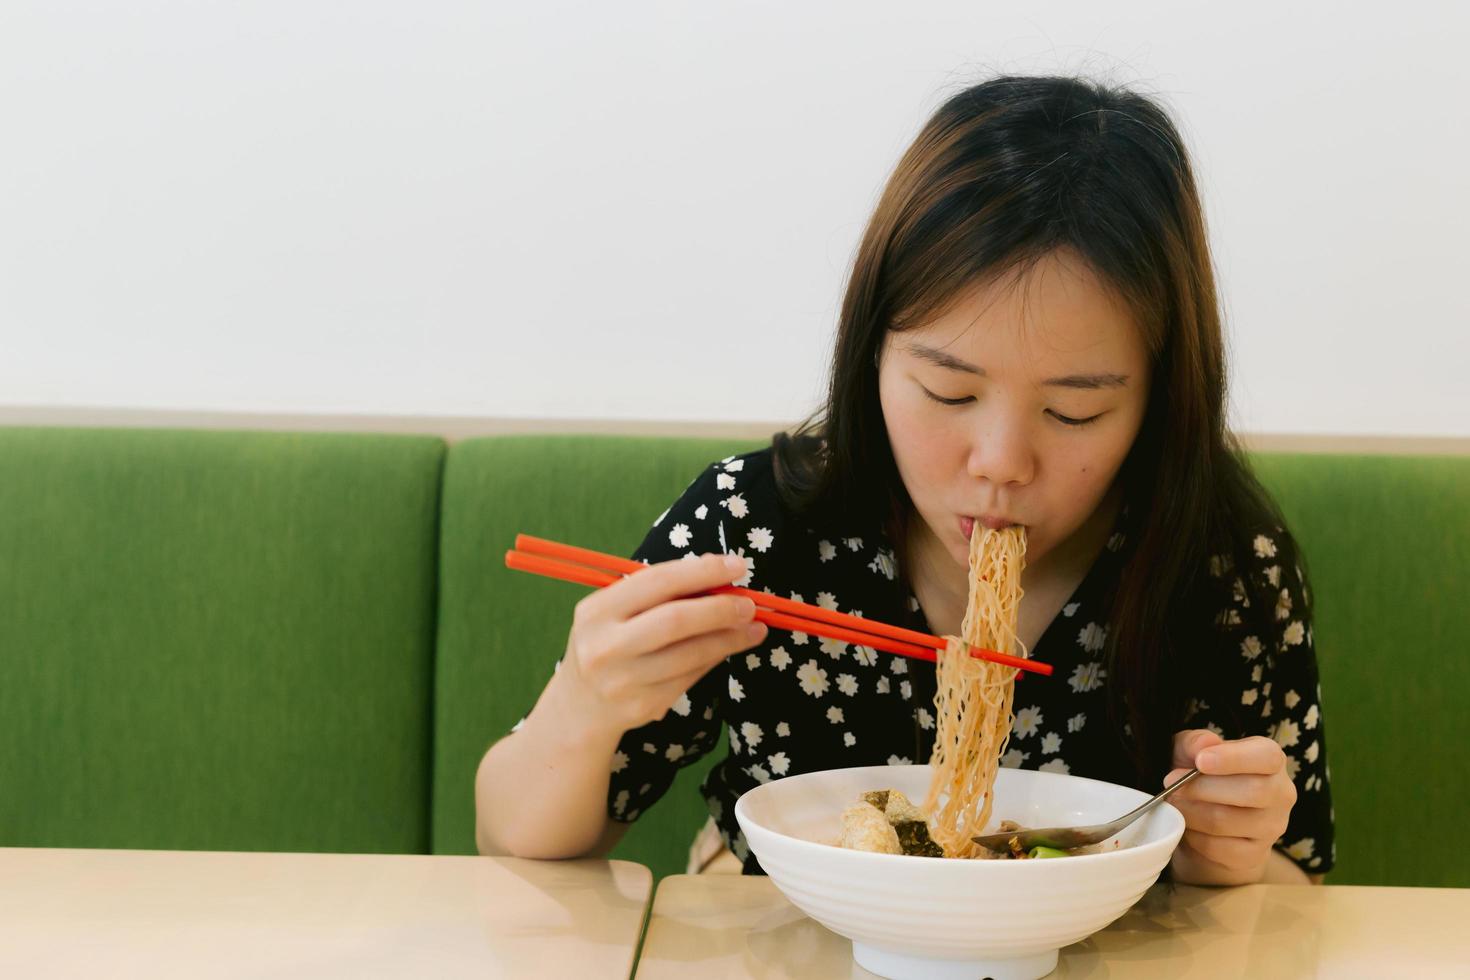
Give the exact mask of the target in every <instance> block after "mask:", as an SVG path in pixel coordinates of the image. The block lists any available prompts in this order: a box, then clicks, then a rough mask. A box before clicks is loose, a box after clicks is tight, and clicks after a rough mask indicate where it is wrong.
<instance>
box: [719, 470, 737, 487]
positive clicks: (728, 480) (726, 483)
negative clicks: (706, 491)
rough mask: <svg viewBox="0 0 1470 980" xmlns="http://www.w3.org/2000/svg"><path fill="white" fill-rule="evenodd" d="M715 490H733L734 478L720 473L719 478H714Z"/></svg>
mask: <svg viewBox="0 0 1470 980" xmlns="http://www.w3.org/2000/svg"><path fill="white" fill-rule="evenodd" d="M715 489H716V490H734V489H735V478H734V477H733V476H731V475H730V474H729V473H721V474H720V475H719V476H717V477H715Z"/></svg>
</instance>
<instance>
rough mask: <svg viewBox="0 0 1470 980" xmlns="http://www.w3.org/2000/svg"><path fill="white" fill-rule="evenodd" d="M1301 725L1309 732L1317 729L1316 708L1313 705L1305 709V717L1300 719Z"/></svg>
mask: <svg viewBox="0 0 1470 980" xmlns="http://www.w3.org/2000/svg"><path fill="white" fill-rule="evenodd" d="M1302 725H1304V726H1305V727H1306V729H1307V731H1309V732H1310V731H1312V730H1313V729H1315V728H1316V727H1317V706H1316V705H1315V704H1314V705H1312V706H1311V707H1310V708H1308V709H1307V714H1306V717H1304V718H1302Z"/></svg>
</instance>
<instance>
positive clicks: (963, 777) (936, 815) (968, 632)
mask: <svg viewBox="0 0 1470 980" xmlns="http://www.w3.org/2000/svg"><path fill="white" fill-rule="evenodd" d="M1025 565H1026V530H1025V528H1022V527H1008V528H1006V529H1005V530H1002V531H993V530H991V529H989V528H986V527H982V526H980V525H979V524H978V523H977V524H976V526H975V530H974V533H973V534H972V535H971V537H970V595H969V602H968V604H967V606H966V608H965V618H964V621H963V622H962V623H961V624H960V633H961V637H954V636H947V637H945V639H946V640H948V641H949V642H948V643H947V644H946V646H945V648H944V649H943V650H941V651H940V652H939V664H938V671H937V673H938V693H937V694H936V695H935V697H934V705H935V708H936V715H937V722H936V732H935V736H934V753H933V755H932V756H931V757H930V760H929V763H930V765H931V766H932V767H933V769H934V775H933V779H932V780H931V781H930V784H929V795H928V796H927V797H926V798H925V800H924V804H923V809H924V811H925V812H926V813H928V814H929V815H930V817H929V823H930V827H929V829H930V834H931V836H932V837H933V839H934V840H935V841H936V842H937V843H938V844H939V845H940V846H942V847H943V848H944V852H945V854H946V855H947V856H949V857H982V856H984V855H983V854H982V852H983V850H984V849H983V848H982V847H981V846H980V845H979V844H976V843H975V842H974V841H972V840H970V838H971V837H973V836H974V835H976V834H980V833H983V832H984V830H985V824H986V822H987V821H989V819H990V808H991V804H992V802H993V801H992V799H991V790H992V789H993V787H994V786H995V774H996V770H997V769H998V768H999V766H1000V756H1001V754H1002V753H1003V752H1004V751H1005V746H1006V743H1007V742H1008V741H1009V740H1010V735H1011V721H1012V716H1011V696H1012V692H1013V690H1014V687H1015V678H1016V674H1017V673H1019V671H1017V670H1016V668H1014V667H1002V666H1000V665H999V664H993V663H990V662H989V661H985V660H980V659H978V658H976V657H971V656H969V655H968V652H967V649H966V645H968V646H972V647H980V648H983V649H987V650H998V651H1000V652H1001V653H1014V652H1015V649H1016V647H1017V646H1019V645H1020V644H1019V640H1018V639H1017V637H1016V617H1017V614H1018V612H1019V607H1020V602H1021V570H1022V569H1023V568H1024V567H1025ZM1021 655H1022V656H1024V655H1025V651H1024V650H1022V652H1021ZM941 796H946V797H947V798H946V799H945V800H944V802H943V803H942V804H941V803H940V797H941Z"/></svg>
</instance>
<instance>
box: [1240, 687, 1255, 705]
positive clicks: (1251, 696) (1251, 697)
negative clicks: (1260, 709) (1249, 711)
mask: <svg viewBox="0 0 1470 980" xmlns="http://www.w3.org/2000/svg"><path fill="white" fill-rule="evenodd" d="M1259 695H1260V692H1259V691H1257V690H1256V689H1255V688H1251V689H1250V690H1249V691H1245V692H1243V693H1242V694H1241V695H1240V703H1241V704H1244V705H1252V704H1255V703H1256V698H1257V697H1258V696H1259Z"/></svg>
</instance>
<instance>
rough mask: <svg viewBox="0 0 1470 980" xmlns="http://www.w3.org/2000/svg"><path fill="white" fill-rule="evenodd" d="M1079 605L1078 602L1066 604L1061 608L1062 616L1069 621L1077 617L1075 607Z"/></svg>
mask: <svg viewBox="0 0 1470 980" xmlns="http://www.w3.org/2000/svg"><path fill="white" fill-rule="evenodd" d="M1081 605H1082V603H1080V602H1069V603H1067V604H1066V605H1065V606H1063V607H1062V615H1063V616H1066V617H1067V618H1068V619H1071V618H1072V617H1073V616H1075V615H1077V607H1079V606H1081Z"/></svg>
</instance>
